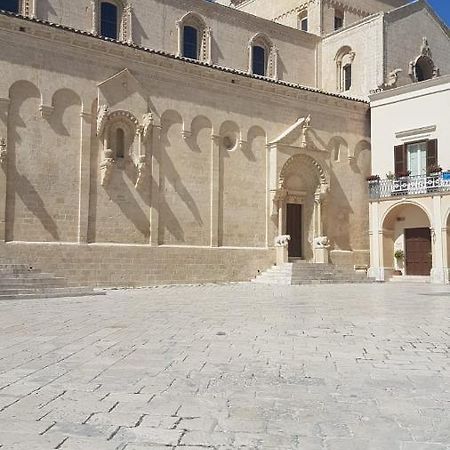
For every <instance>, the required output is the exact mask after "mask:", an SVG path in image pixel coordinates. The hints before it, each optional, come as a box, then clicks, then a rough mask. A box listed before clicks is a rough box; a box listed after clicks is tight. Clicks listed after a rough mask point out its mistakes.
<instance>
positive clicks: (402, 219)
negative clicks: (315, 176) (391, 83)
mask: <svg viewBox="0 0 450 450" xmlns="http://www.w3.org/2000/svg"><path fill="white" fill-rule="evenodd" d="M371 109H372V145H373V155H372V157H373V160H372V167H373V169H372V170H373V173H374V176H373V177H372V180H371V181H369V195H370V240H371V244H370V248H371V265H370V272H371V274H372V275H373V276H374V277H376V278H377V279H378V280H388V279H390V278H391V277H392V276H393V275H395V273H396V272H397V273H399V274H400V273H401V274H403V275H422V276H430V275H431V279H432V281H434V282H437V283H448V280H449V252H450V249H449V246H448V243H449V242H450V241H449V239H448V232H449V229H450V228H449V225H448V222H449V213H450V171H449V169H450V152H449V151H448V146H449V143H450V130H449V127H448V125H447V118H448V117H449V114H450V77H449V76H443V77H440V78H436V79H432V80H428V81H424V82H422V83H417V84H413V85H409V86H403V87H400V88H397V89H394V90H391V91H388V92H382V93H378V94H375V95H373V96H372V97H371Z"/></svg>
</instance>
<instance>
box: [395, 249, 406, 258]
mask: <svg viewBox="0 0 450 450" xmlns="http://www.w3.org/2000/svg"><path fill="white" fill-rule="evenodd" d="M394 257H395V259H403V258H404V257H405V253H404V252H403V250H396V251H395V253H394Z"/></svg>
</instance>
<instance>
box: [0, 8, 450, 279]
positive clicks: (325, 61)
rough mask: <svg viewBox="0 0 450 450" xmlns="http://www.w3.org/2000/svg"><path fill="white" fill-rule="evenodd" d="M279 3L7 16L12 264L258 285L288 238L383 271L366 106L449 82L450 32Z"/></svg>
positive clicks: (6, 182) (4, 48)
mask: <svg viewBox="0 0 450 450" xmlns="http://www.w3.org/2000/svg"><path fill="white" fill-rule="evenodd" d="M276 3H277V4H279V5H284V6H283V8H284V9H283V11H284V12H283V11H281V10H277V11H272V9H271V8H273V5H271V4H272V2H267V3H266V2H264V1H262V0H254V2H243V3H242V4H236V5H232V6H231V7H230V6H224V5H220V4H216V3H212V2H207V1H203V0H183V1H179V0H164V1H155V0H133V1H132V2H131V1H126V0H107V1H102V0H79V1H77V2H73V1H69V0H58V1H56V0H46V1H42V0H0V9H2V10H3V12H1V13H0V41H1V46H0V48H1V50H0V68H1V73H2V77H1V79H0V108H1V109H0V156H1V158H0V159H1V165H2V167H1V171H0V199H1V207H0V223H1V230H0V239H1V241H2V243H1V245H0V255H1V257H2V258H3V259H4V260H6V261H10V262H25V263H29V264H33V265H38V266H40V267H43V268H45V269H47V270H51V271H53V272H56V273H60V274H63V275H66V276H68V277H69V279H70V280H72V282H73V283H74V284H97V285H145V284H152V283H156V282H159V283H164V282H193V281H226V280H245V279H249V278H251V277H253V276H254V275H255V274H256V273H257V272H258V271H262V270H265V269H266V268H268V267H269V266H271V265H272V264H273V263H274V262H275V259H276V257H275V248H274V240H275V238H276V237H277V236H281V235H286V234H289V235H290V236H291V241H290V247H289V253H290V256H291V257H299V258H303V259H305V260H307V261H314V260H315V253H316V248H315V246H316V242H317V240H320V241H321V242H324V238H326V241H327V242H329V246H330V247H329V250H330V252H329V257H330V261H331V262H333V263H335V264H337V265H343V266H354V265H366V264H367V265H368V264H369V238H368V232H367V230H368V214H367V202H368V196H367V183H366V177H367V176H368V175H369V174H370V158H371V152H370V117H369V105H368V102H367V98H368V94H369V92H370V91H371V90H385V89H389V88H392V87H394V86H396V85H399V86H400V85H406V84H413V83H415V82H417V81H420V80H423V79H428V78H435V77H438V75H439V74H440V73H442V74H445V73H450V58H449V56H448V55H449V54H450V53H449V50H450V45H449V38H448V33H447V29H446V28H445V26H444V25H443V24H442V23H441V22H440V21H439V20H438V18H437V17H436V16H435V15H434V13H433V12H432V11H431V10H430V9H429V7H428V6H427V5H426V4H425V3H424V2H422V1H418V2H416V3H414V4H410V5H404V4H403V3H404V2H401V1H393V0H389V1H388V0H386V1H381V0H380V1H370V0H366V1H365V2H355V1H353V2H351V1H343V2H340V3H339V5H340V6H339V8H340V9H339V8H338V7H337V6H336V7H333V8H334V9H333V11H334V12H333V14H334V16H333V17H334V21H331V22H332V23H331V22H330V20H331V19H330V17H331V16H329V14H328V13H330V14H331V12H330V11H331V10H330V5H335V2H329V1H325V0H323V1H315V2H308V3H305V2H302V1H297V2H290V1H287V0H286V1H281V2H276ZM251 4H254V5H256V9H255V10H254V11H251V10H250V9H248V10H246V8H250V6H251ZM305 4H306V5H307V9H306V12H307V15H306V18H307V23H305V21H304V15H305ZM257 5H259V6H257ZM336 5H337V4H336ZM358 5H360V6H358ZM363 6H364V7H363ZM280 7H281V6H280ZM318 7H320V11H321V12H320V14H319V13H318V12H317V10H316V8H318ZM297 9H298V11H297ZM291 10H295V11H297V12H298V14H297V12H296V13H295V14H297V16H298V21H297V22H295V23H294V22H289V21H288V16H289V14H291V13H290V11H291ZM255 11H257V12H258V15H259V16H257V15H255V14H253V13H254V12H255ZM280 11H281V12H280ZM327 11H328V12H327ZM263 12H264V13H263ZM274 12H275V13H276V14H275V16H274ZM283 14H285V15H286V18H285V19H281V18H280V17H281V16H283ZM302 17H303V19H302V20H303V22H302V20H301V18H302ZM314 17H315V19H314ZM289 20H290V19H289ZM314 21H316V24H315V25H313V24H314ZM330 23H331V25H332V26H333V27H334V28H336V29H335V30H334V29H332V30H330V28H329V27H330ZM310 26H311V27H312V28H310ZM406 36H407V38H406ZM425 37H426V38H425Z"/></svg>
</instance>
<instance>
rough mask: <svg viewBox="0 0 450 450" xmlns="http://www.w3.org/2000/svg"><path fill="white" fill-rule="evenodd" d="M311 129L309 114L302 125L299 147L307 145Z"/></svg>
mask: <svg viewBox="0 0 450 450" xmlns="http://www.w3.org/2000/svg"><path fill="white" fill-rule="evenodd" d="M310 129H311V116H310V115H309V116H308V117H307V118H306V119H305V121H304V122H303V125H302V142H301V147H302V148H306V147H307V146H308V134H309V131H310Z"/></svg>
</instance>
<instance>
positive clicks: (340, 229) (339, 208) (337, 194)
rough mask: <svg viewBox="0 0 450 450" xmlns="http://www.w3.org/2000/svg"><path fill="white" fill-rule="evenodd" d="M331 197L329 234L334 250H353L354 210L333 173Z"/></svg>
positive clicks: (327, 209) (327, 216)
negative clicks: (352, 222)
mask: <svg viewBox="0 0 450 450" xmlns="http://www.w3.org/2000/svg"><path fill="white" fill-rule="evenodd" d="M330 186H331V191H330V197H329V198H328V199H327V208H326V220H325V223H326V224H327V233H328V237H329V239H330V240H331V242H332V243H333V244H334V250H352V247H351V243H350V217H351V215H352V214H353V209H352V207H351V206H350V203H349V201H348V199H347V196H346V193H345V192H344V190H343V189H342V186H341V185H340V183H339V179H338V178H337V177H336V175H335V173H334V172H333V171H331V172H330Z"/></svg>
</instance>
